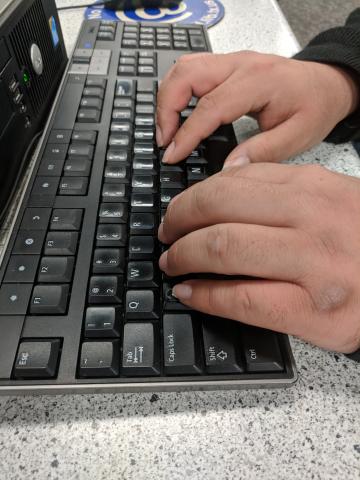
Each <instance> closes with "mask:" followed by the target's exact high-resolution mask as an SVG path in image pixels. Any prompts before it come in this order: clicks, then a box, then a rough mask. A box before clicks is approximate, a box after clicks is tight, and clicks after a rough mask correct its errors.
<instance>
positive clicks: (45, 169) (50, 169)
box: [38, 158, 64, 177]
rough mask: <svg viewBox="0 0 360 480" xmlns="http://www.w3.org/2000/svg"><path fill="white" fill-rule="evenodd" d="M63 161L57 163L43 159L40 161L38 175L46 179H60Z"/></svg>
mask: <svg viewBox="0 0 360 480" xmlns="http://www.w3.org/2000/svg"><path fill="white" fill-rule="evenodd" d="M63 166H64V160H61V161H57V160H51V159H48V158H43V160H42V161H41V164H40V167H39V170H38V175H40V176H47V177H60V176H61V174H62V171H63Z"/></svg>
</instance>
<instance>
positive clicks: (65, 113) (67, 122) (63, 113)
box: [53, 76, 85, 130]
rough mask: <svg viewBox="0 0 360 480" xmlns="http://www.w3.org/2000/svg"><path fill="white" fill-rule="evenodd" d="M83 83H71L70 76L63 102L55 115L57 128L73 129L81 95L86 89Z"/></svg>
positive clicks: (55, 126) (62, 98)
mask: <svg viewBox="0 0 360 480" xmlns="http://www.w3.org/2000/svg"><path fill="white" fill-rule="evenodd" d="M84 83H85V77H84V82H83V83H70V76H69V79H68V83H67V85H66V87H65V90H64V93H63V95H62V97H61V103H60V105H59V109H58V111H57V113H56V116H55V122H54V127H53V128H56V129H59V130H60V129H64V130H65V129H66V130H69V129H72V128H73V127H74V124H75V120H76V115H77V112H78V110H79V104H80V99H81V95H82V92H83V89H84Z"/></svg>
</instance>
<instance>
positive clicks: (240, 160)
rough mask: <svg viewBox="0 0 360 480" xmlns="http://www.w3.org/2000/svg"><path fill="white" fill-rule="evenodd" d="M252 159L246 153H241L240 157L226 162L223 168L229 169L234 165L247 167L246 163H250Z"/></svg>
mask: <svg viewBox="0 0 360 480" xmlns="http://www.w3.org/2000/svg"><path fill="white" fill-rule="evenodd" d="M249 163H250V159H249V157H248V156H246V155H239V156H238V157H236V158H234V160H229V161H227V162H225V163H224V166H223V170H227V169H228V168H232V167H245V165H249Z"/></svg>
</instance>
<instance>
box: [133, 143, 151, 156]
mask: <svg viewBox="0 0 360 480" xmlns="http://www.w3.org/2000/svg"><path fill="white" fill-rule="evenodd" d="M134 153H135V155H153V153H154V144H153V143H152V142H135V145H134Z"/></svg>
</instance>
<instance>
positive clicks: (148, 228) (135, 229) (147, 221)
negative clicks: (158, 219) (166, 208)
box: [130, 213, 156, 235]
mask: <svg viewBox="0 0 360 480" xmlns="http://www.w3.org/2000/svg"><path fill="white" fill-rule="evenodd" d="M155 228H156V224H155V216H154V214H152V213H132V214H131V216H130V235H151V234H154V233H155Z"/></svg>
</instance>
